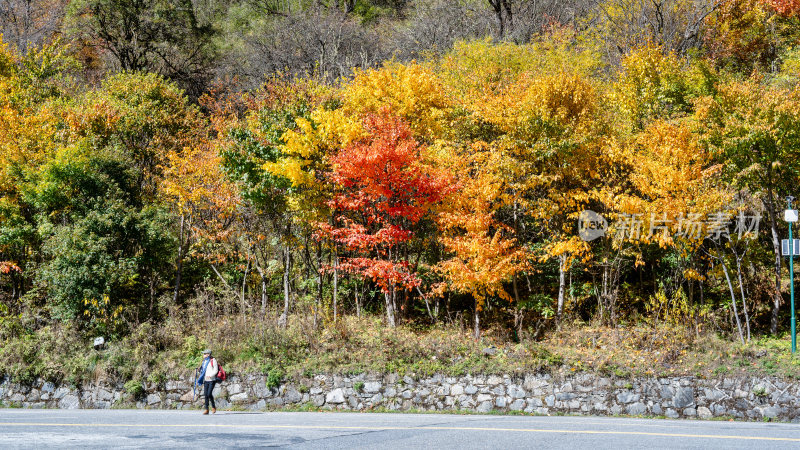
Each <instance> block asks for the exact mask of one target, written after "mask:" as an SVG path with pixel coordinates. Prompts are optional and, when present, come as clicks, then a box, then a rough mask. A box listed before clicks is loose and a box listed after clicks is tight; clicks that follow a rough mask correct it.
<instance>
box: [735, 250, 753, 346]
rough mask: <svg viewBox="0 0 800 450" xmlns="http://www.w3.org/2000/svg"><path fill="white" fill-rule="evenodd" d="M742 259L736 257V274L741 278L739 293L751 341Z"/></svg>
mask: <svg viewBox="0 0 800 450" xmlns="http://www.w3.org/2000/svg"><path fill="white" fill-rule="evenodd" d="M741 262H742V261H741V259H739V258H738V257H737V258H736V274H737V276H738V278H739V293H740V294H741V296H742V311H743V312H744V323H745V329H746V330H747V342H750V314H748V313H747V302H746V301H745V296H744V283H743V282H742V264H741Z"/></svg>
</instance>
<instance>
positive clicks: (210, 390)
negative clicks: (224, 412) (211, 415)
mask: <svg viewBox="0 0 800 450" xmlns="http://www.w3.org/2000/svg"><path fill="white" fill-rule="evenodd" d="M208 384H209V385H210V386H209V388H208V398H210V399H211V409H212V410H213V411H214V412H217V404H216V403H215V402H214V385H215V384H217V382H216V381H210V382H209V383H208ZM206 409H208V405H206Z"/></svg>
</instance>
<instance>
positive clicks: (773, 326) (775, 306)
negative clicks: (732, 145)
mask: <svg viewBox="0 0 800 450" xmlns="http://www.w3.org/2000/svg"><path fill="white" fill-rule="evenodd" d="M767 171H768V173H767V176H768V183H767V186H768V189H767V196H768V197H767V199H766V201H764V206H765V207H766V209H767V214H768V215H769V227H770V231H771V233H772V251H773V252H774V254H775V292H773V293H772V320H771V321H770V327H769V331H770V333H772V335H773V336H774V335H777V334H778V313H779V312H780V307H781V300H782V298H781V297H782V295H781V239H780V236H779V235H778V225H777V222H776V218H775V207H774V205H773V196H772V185H771V183H769V180H771V178H772V175H771V171H772V166H770V165H767Z"/></svg>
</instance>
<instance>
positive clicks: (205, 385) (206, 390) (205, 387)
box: [203, 381, 213, 412]
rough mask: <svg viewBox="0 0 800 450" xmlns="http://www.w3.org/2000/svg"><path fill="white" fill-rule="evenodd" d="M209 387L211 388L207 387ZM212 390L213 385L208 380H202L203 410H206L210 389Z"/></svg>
mask: <svg viewBox="0 0 800 450" xmlns="http://www.w3.org/2000/svg"><path fill="white" fill-rule="evenodd" d="M209 387H211V388H212V389H209ZM212 390H213V385H212V383H211V382H210V381H204V382H203V397H205V402H206V406H205V412H208V399H209V397H210V396H211V391H212Z"/></svg>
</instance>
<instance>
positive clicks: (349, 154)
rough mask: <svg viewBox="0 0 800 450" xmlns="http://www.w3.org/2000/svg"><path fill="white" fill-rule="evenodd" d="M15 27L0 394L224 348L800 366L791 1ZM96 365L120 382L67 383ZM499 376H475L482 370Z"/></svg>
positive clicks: (796, 54) (148, 7) (82, 0)
mask: <svg viewBox="0 0 800 450" xmlns="http://www.w3.org/2000/svg"><path fill="white" fill-rule="evenodd" d="M0 16H2V17H0V31H2V41H0V196H1V197H0V344H2V345H0V347H2V348H3V350H0V360H1V361H2V362H3V364H2V366H3V368H2V369H0V373H2V372H3V371H5V372H6V373H7V374H9V375H13V376H15V377H19V378H21V379H25V378H26V377H27V378H32V377H39V376H43V377H55V378H69V377H73V378H74V379H78V378H80V377H84V376H87V375H86V373H85V372H86V367H91V368H94V367H95V366H97V367H100V366H102V367H104V369H103V370H105V371H106V372H109V373H116V375H118V376H120V377H122V378H123V379H130V378H137V377H138V378H142V379H143V378H145V377H148V376H151V374H152V373H155V372H156V371H158V370H162V369H156V367H162V366H164V365H165V364H166V363H164V361H167V360H169V361H175V362H174V364H175V365H176V366H175V367H183V366H181V364H188V365H191V363H193V359H192V358H194V356H193V355H194V353H195V352H196V351H197V350H198V349H199V348H201V347H204V346H205V345H214V346H217V347H219V348H222V349H224V350H223V353H222V355H223V357H225V356H227V358H228V361H231V362H234V361H235V362H236V363H235V364H238V363H240V364H241V367H242V368H244V367H250V366H253V365H254V366H257V367H260V368H262V369H263V370H265V371H267V372H269V371H275V370H280V371H283V370H288V369H285V368H284V369H278V366H281V367H284V366H287V365H291V364H290V363H291V362H292V361H294V362H296V360H295V359H292V358H295V357H296V355H297V354H300V353H303V354H306V353H307V354H309V355H311V354H312V353H324V349H325V348H326V347H325V345H326V344H325V342H328V345H329V346H331V347H332V346H333V344H331V343H332V342H337V343H338V344H337V345H341V346H344V347H348V346H349V347H350V348H352V349H355V348H362V349H366V350H365V351H373V350H374V348H377V347H383V346H388V347H392V346H395V347H396V348H397V349H399V350H397V354H395V355H394V356H392V355H391V354H387V355H386V356H385V357H386V361H385V364H395V363H396V364H400V366H402V365H403V364H407V365H414V364H418V363H417V362H414V361H412V360H414V358H417V359H420V358H423V357H422V356H420V355H428V353H425V351H427V350H425V348H423V347H424V346H425V345H430V346H431V348H434V347H437V348H443V347H441V346H444V347H446V346H447V345H452V346H453V347H452V348H454V349H457V348H461V347H458V346H459V345H466V346H475V348H476V349H480V348H483V347H485V346H487V345H491V346H499V347H501V348H502V347H504V346H507V345H522V346H524V348H525V349H527V350H526V351H529V352H532V353H530V354H533V355H538V356H536V357H537V358H539V359H540V360H542V361H547V363H549V364H562V363H563V364H572V365H574V366H577V367H578V368H581V367H583V368H586V367H592V366H595V367H596V366H597V364H600V363H598V362H597V361H595V360H586V359H585V358H586V356H585V355H584V356H580V355H578V356H576V355H571V356H570V355H568V356H564V357H562V356H559V357H558V358H555V360H554V357H553V356H552V352H555V351H556V350H552V349H551V350H548V351H547V352H549V353H547V354H545V353H543V352H545V350H541V349H542V348H544V347H537V345H547V344H540V343H547V342H550V343H551V344H552V345H554V346H558V345H560V344H559V343H564V342H570V339H572V340H573V341H574V342H576V343H577V344H575V345H578V346H581V345H583V344H582V342H583V340H582V339H583V338H584V337H586V336H594V337H592V342H593V344H592V345H594V346H596V347H597V348H598V349H599V348H601V347H602V346H601V345H600V344H597V342H598V339H601V340H602V339H606V337H607V336H609V333H616V336H619V333H620V331H619V330H629V331H628V333H633V334H634V335H636V336H639V337H641V339H642V341H641V342H640V343H639V344H633V343H630V342H628V343H625V344H620V342H622V341H619V342H618V345H619V346H620V348H624V346H625V345H631V346H632V347H631V348H634V347H635V348H639V347H642V346H645V344H644V342H646V345H647V346H650V347H651V350H652V351H654V352H655V350H656V349H657V348H658V347H659V346H661V345H663V346H666V347H669V346H677V347H676V348H678V350H676V351H677V353H676V354H674V355H672V356H669V358H668V359H669V361H670V364H680V362H679V361H681V359H680V358H681V357H680V356H676V355H682V354H684V353H686V351H689V352H690V353H691V349H692V348H694V347H693V346H696V345H699V344H697V343H698V342H705V344H703V345H706V347H702V348H703V349H702V351H700V350H698V354H699V353H708V352H709V351H710V350H709V347H708V345H711V344H708V342H710V341H708V340H709V339H713V341H714V342H715V344H714V345H718V346H723V345H727V344H722V343H729V344H730V345H734V346H737V347H735V348H737V349H740V350H741V349H746V348H748V347H747V346H748V345H750V344H751V342H756V341H758V342H762V343H763V342H765V341H764V339H767V340H769V339H773V340H775V342H778V341H780V342H787V340H788V327H789V317H790V313H789V301H788V300H789V269H788V258H786V257H784V256H783V254H782V252H781V243H780V241H781V239H786V238H787V237H788V224H787V222H785V221H784V220H783V214H784V212H783V211H784V209H786V208H787V201H786V197H787V196H792V195H794V196H798V197H800V188H798V186H799V183H798V181H800V178H798V176H799V174H798V169H800V47H798V46H797V44H798V39H800V27H798V26H799V25H800V2H797V1H794V0H716V1H712V0H652V1H640V0H571V1H566V2H558V1H544V2H533V1H527V0H459V1H455V0H454V1H442V0H431V1H424V0H418V1H412V0H380V1H379V0H356V1H349V0H348V1H345V0H343V1H328V2H323V1H311V0H308V1H305V0H286V1H267V0H243V1H237V0H226V1H223V2H210V1H208V2H203V1H198V2H193V1H192V2H190V1H186V0H136V1H120V0H76V1H63V0H62V1H59V0H48V1H40V2H35V1H34V2H31V1H23V0H0ZM794 231H795V232H796V233H800V230H794ZM394 330H398V331H394ZM368 335H369V336H373V335H374V336H379V337H376V338H375V339H376V340H375V341H374V342H373V341H370V342H371V343H368V342H367V341H368V340H369V339H368V338H366V337H364V336H368ZM94 336H106V337H107V339H108V340H109V341H110V342H112V343H113V342H117V343H119V348H118V349H117V350H114V351H115V352H117V353H116V355H117V356H114V354H112V355H111V356H108V355H107V356H93V357H92V358H95V359H92V360H83V359H82V360H81V362H80V365H81V366H82V367H71V366H70V364H71V363H67V364H66V367H61V366H60V364H58V360H57V359H54V358H56V357H55V356H53V355H52V354H54V353H56V351H57V349H59V348H63V347H64V345H67V344H69V345H71V346H72V347H70V348H69V349H65V350H63V352H65V353H66V354H70V352H72V351H73V348H79V347H81V346H85V344H84V343H83V342H84V341H85V340H86V339H89V338H92V337H94ZM215 336H216V337H215ZM415 336H416V337H415ZM643 336H646V337H643ZM704 336H706V337H704ZM707 336H712V337H707ZM381 339H382V341H381ZM393 339H394V340H393ZM415 339H419V342H424V343H425V344H424V345H423V344H419V345H420V346H421V347H420V349H417V350H415V351H416V352H417V353H414V352H411V351H410V350H408V349H407V348H406V347H403V346H410V345H412V344H411V343H409V342H405V341H409V340H415ZM619 339H623V340H624V338H619ZM637 339H638V338H637ZM704 339H705V340H704ZM356 342H358V344H356ZM381 342H382V343H381ZM446 342H449V344H445V343H446ZM455 342H462V343H465V344H456V343H455ZM626 342H627V341H626ZM770 342H773V341H770ZM659 343H660V344H659ZM141 345H147V346H149V347H147V348H148V349H149V350H150V351H149V352H141V353H140V352H139V351H138V350H137V348H139V347H137V346H141ZM413 345H416V344H413ZM609 345H610V344H609ZM775 345H778V344H775ZM780 345H784V344H780ZM395 347H392V348H395ZM265 348H268V349H267V350H265ZM465 348H466V347H465ZM470 348H472V347H470ZM520 348H522V347H520ZM602 348H603V349H605V347H602ZM720 348H721V347H720ZM776 348H780V349H781V350H780V351H781V352H783V351H784V350H785V347H782V346H781V347H776ZM370 349H373V350H370ZM404 349H405V350H404ZM536 349H539V350H536ZM687 349H688V350H687ZM431 351H433V350H431ZM458 351H463V352H466V353H465V354H467V353H469V350H468V349H467V350H464V349H462V350H454V352H458ZM681 351H682V352H683V353H681ZM736 351H739V350H736ZM741 351H744V350H741ZM170 352H174V353H170ZM225 352H227V353H225ZM304 352H305V353H304ZM404 352H406V353H404ZM408 352H410V353H408ZM537 352H538V353H537ZM45 353H47V354H48V355H49V356H45V355H44V354H45ZM144 353H149V354H148V355H146V356H145V355H144ZM665 353H666V352H665ZM734 353H735V352H734ZM156 354H162V355H163V356H161V357H160V358H162V359H159V360H156V359H153V358H155V356H153V355H156ZM398 355H399V356H398ZM414 355H416V356H414ZM115 357H117V358H118V359H114V358H115ZM342 358H344V357H342ZM376 358H377V357H376ZM403 358H405V359H403ZM424 358H428V356H424ZM424 358H423V359H424ZM464 358H466V359H463V360H469V357H468V356H464ZM476 358H478V359H475V362H474V364H473V363H470V364H473V365H472V366H469V367H466V366H465V369H464V370H483V369H486V370H491V369H487V367H488V366H486V364H488V363H486V362H485V361H484V360H479V357H476ZM564 358H566V359H564ZM570 358H573V359H572V360H570ZM581 358H584V359H583V363H581V362H580V361H581ZM609 358H611V359H608V360H607V361H605V363H606V366H605V367H606V368H608V367H609V366H608V364H609V363H608V361H612V360H613V358H612V357H609ZM658 358H667V356H666V355H665V354H662V355H660V356H659V357H658ZM128 360H136V361H137V363H136V364H137V365H135V366H133V365H130V367H127V368H125V369H122V368H119V367H126V364H129V363H128ZM433 360H436V357H433ZM87 361H88V362H87ZM187 361H188V362H187ZM337 361H338V362H337ZM393 361H394V362H393ZM397 361H401V362H400V363H397ZM402 361H405V362H402ZM459 361H462V359H459ZM587 361H588V362H587ZM614 361H616V360H614ZM664 361H667V359H664ZM698 361H699V362H697V364H699V365H702V364H707V363H708V362H707V361H705V362H704V361H703V360H698ZM298 364H299V363H298ZM303 364H306V366H304V367H308V364H310V363H308V362H305V363H303ZM315 364H318V366H319V367H320V368H323V369H326V370H329V369H331V370H333V369H335V368H336V367H339V366H347V365H348V364H351V365H352V364H355V362H353V361H351V360H347V361H345V360H344V359H340V360H332V359H331V360H324V361H316V362H315ZM337 364H338V366H337ZM431 364H433V363H431ZM436 364H438V363H436ZM514 364H516V363H514ZM520 364H521V363H520ZM580 364H583V366H580ZM614 364H617V365H615V366H613V367H619V364H618V363H616V362H615V363H614ZM665 364H666V363H665ZM719 364H722V363H719ZM166 365H168V364H166ZM188 365H187V367H188ZM235 367H236V366H235V365H234V368H235ZM298 367H299V366H298ZM353 367H355V366H353ZM359 367H360V366H359ZM386 367H389V366H386ZM386 367H382V368H383V369H385V368H386ZM391 367H394V369H392V370H399V369H397V367H396V366H391ZM414 367H415V370H424V369H422V368H420V367H421V366H418V365H414ZM431 367H433V366H431ZM665 367H672V366H671V365H669V364H668V365H666V366H665ZM242 370H244V369H242ZM431 370H433V369H431ZM573 370H574V369H573ZM612 370H617V369H612ZM631 370H633V369H631ZM648 370H650V369H649V368H648ZM698 370H699V369H698ZM715 370H716V369H715ZM115 371H116V372H115ZM281 373H282V372H281Z"/></svg>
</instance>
